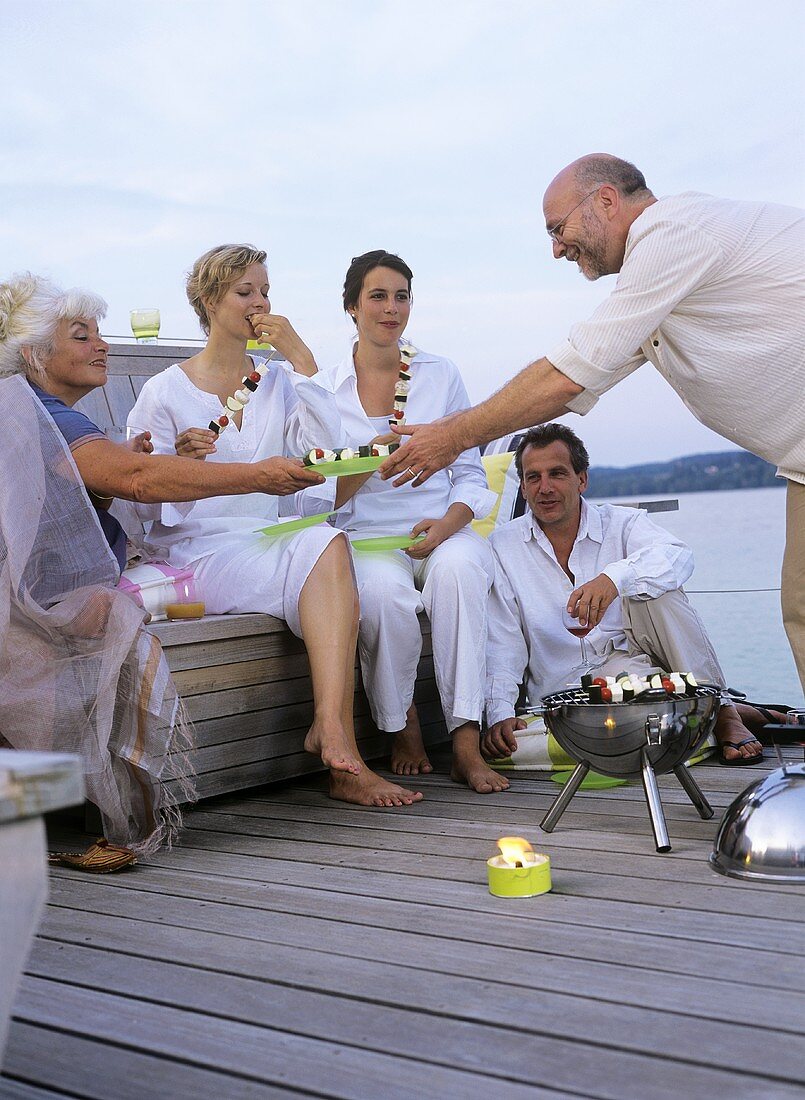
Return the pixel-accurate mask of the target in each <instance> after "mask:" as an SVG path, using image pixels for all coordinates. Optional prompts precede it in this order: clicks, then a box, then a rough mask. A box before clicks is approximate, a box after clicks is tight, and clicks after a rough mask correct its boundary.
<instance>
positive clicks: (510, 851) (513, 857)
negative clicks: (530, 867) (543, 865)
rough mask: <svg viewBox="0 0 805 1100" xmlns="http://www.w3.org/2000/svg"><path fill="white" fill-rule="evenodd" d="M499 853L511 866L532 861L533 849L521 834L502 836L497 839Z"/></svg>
mask: <svg viewBox="0 0 805 1100" xmlns="http://www.w3.org/2000/svg"><path fill="white" fill-rule="evenodd" d="M498 848H500V851H501V855H502V856H503V858H504V860H505V861H506V863H508V864H510V865H511V866H512V867H516V866H517V865H518V864H519V866H521V867H522V866H523V865H524V864H526V863H533V862H534V860H533V855H534V849H533V848H532V847H531V845H530V844H529V843H528V841H527V840H524V839H523V838H522V837H521V836H502V837H501V838H500V840H499V841H498Z"/></svg>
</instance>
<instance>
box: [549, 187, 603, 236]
mask: <svg viewBox="0 0 805 1100" xmlns="http://www.w3.org/2000/svg"><path fill="white" fill-rule="evenodd" d="M600 190H601V188H600V187H596V188H595V189H594V190H593V191H590V192H589V194H587V195H585V196H584V198H583V199H581V201H580V202H577V203H576V205H575V206H574V207H573V209H572V210H568V212H567V213H566V214H565V216H564V217H563V218H562V220H561V221H560V222H557V223H556V225H555V226H553V228H552V229H549V230H548V236H549V237H550V238H551V240H552V241H556V243H557V244H562V230H563V229H564V227H565V222H566V221H567V219H568V218H569V217H570V215H571V214H572V213H573V212H574V211H576V210H578V208H579V207H580V206H581V204H582V203H583V202H586V201H587V199H589V198H590V196H591V195H595V194H597V193H598V192H599V191H600Z"/></svg>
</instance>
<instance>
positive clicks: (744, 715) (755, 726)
mask: <svg viewBox="0 0 805 1100" xmlns="http://www.w3.org/2000/svg"><path fill="white" fill-rule="evenodd" d="M735 709H736V710H737V712H738V717H739V718H740V719H741V721H742V722H743V724H744V725H745V726H746V728H747V729H748V730H749V731H750V732H751V733H760V731H761V730H762V729H763V727H764V726H766V725H768V724H769V722H776V723H778V724H785V711H781V710H770V709H769V708H768V707H764V708H763V710H762V711H761V710H758V708H757V707H753V706H752V704H751V703H736V704H735ZM766 715H770V717H768V718H767V717H766Z"/></svg>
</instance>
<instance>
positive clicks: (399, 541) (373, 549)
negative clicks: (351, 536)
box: [352, 534, 425, 554]
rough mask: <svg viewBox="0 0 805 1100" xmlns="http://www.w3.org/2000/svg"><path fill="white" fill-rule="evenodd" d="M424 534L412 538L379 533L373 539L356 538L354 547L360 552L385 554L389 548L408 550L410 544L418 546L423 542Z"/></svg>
mask: <svg viewBox="0 0 805 1100" xmlns="http://www.w3.org/2000/svg"><path fill="white" fill-rule="evenodd" d="M424 537H425V536H424V534H422V535H417V537H416V538H415V539H412V538H411V536H410V535H377V536H375V538H372V539H355V540H354V542H353V543H352V549H353V550H357V551H358V553H359V554H383V553H385V552H386V551H387V550H407V549H408V547H409V546H416V544H417V543H418V542H422V540H423V539H424Z"/></svg>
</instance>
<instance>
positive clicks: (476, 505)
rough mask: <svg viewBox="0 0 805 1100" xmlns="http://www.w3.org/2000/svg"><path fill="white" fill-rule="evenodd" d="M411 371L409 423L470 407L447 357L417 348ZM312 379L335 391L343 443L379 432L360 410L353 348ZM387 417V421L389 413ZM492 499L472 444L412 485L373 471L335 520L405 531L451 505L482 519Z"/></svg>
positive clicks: (360, 442) (354, 527)
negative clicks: (396, 484)
mask: <svg viewBox="0 0 805 1100" xmlns="http://www.w3.org/2000/svg"><path fill="white" fill-rule="evenodd" d="M353 346H354V344H353ZM409 370H410V371H411V384H410V385H411V388H410V390H409V392H408V401H407V403H406V406H405V418H406V420H407V421H410V423H412V424H426V423H428V422H429V421H431V420H436V419H437V418H438V417H441V416H447V415H449V414H450V413H453V412H458V411H460V410H461V409H468V408H469V407H470V401H469V398H468V396H467V391H466V389H465V387H464V383H463V381H462V379H461V375H460V374H459V372H458V367H457V366H456V365H455V363H453V362H451V361H450V360H449V359H444V358H443V357H442V356H441V355H431V354H430V353H429V352H425V351H417V353H416V355H415V356H414V358H413V359H412V361H411V366H410V368H409ZM315 379H316V381H317V382H318V384H319V385H320V386H323V387H325V388H327V389H328V390H330V391H331V392H332V393H334V394H335V399H336V402H337V404H338V412H339V414H340V416H341V423H342V425H343V431H344V441H343V443H342V446H350V447H354V448H356V449H357V448H358V447H359V446H364V445H365V444H367V443H369V441H370V440H372V439H374V438H375V436H376V435H378V431H377V426H376V424H375V423H373V422H372V419H371V418H370V417H368V416H367V415H366V413H365V412H364V409H363V405H361V401H360V397H359V396H358V379H357V377H356V375H355V363H354V360H353V357H352V350H351V349H350V353H349V355H348V356H347V357H346V358H345V359H344V360H343V361H342V362H341V363H339V364H338V365H337V366H335V367H331V368H330V369H329V370H326V371H323V372H320V373H319V374H317V375H315ZM385 422H386V425H388V418H385ZM387 431H390V429H388V428H387ZM402 442H404V440H402ZM496 500H497V496H496V495H495V493H493V492H492V491H491V490H490V489H489V486H488V484H487V480H486V472H485V471H484V467H483V463H482V462H481V454H480V451H479V450H478V448H477V447H472V448H470V450H468V451H464V452H463V454H460V455H459V456H458V458H457V459H456V460H455V462H454V463H453V464H452V466H451V467H450V468H449V470H441V471H440V472H439V473H438V474H434V475H433V477H431V478H430V479H429V480H428V481H426V482H425V484H424V485H420V486H418V487H417V488H416V489H414V488H413V487H412V486H411V485H410V483H409V484H408V485H402V486H400V487H399V488H396V489H395V488H394V485H393V483H392V482H391V481H383V480H382V479H381V478H380V475H379V474H377V473H375V474H373V475H372V477H370V478H369V480H368V481H367V482H366V483H365V484H364V485H363V486H362V487H361V488H360V489H359V490H358V492H357V493H356V494H355V496H354V497H353V498H352V499H351V500H349V501H347V503H346V504H345V505H344V506H343V507H342V508H341V509H339V511H338V512H337V513H336V516H335V518H334V520H333V522H334V523H335V525H336V527H339V528H341V529H342V530H349V531H359V530H365V529H371V531H372V533H373V534H378V535H381V534H382V535H387V534H388V535H404V534H408V532H409V531H410V530H411V528H412V527H413V526H414V524H416V523H418V522H419V521H420V520H421V519H440V518H441V517H442V516H443V515H444V514H445V512H446V511H447V509H448V508H449V507H450V505H451V504H456V503H460V504H466V505H467V507H468V508H469V509H470V511H471V512H472V514H473V517H474V518H475V519H483V517H484V516H486V515H488V514H489V513H490V512H491V511H492V509H493V507H494V506H495V501H496Z"/></svg>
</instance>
